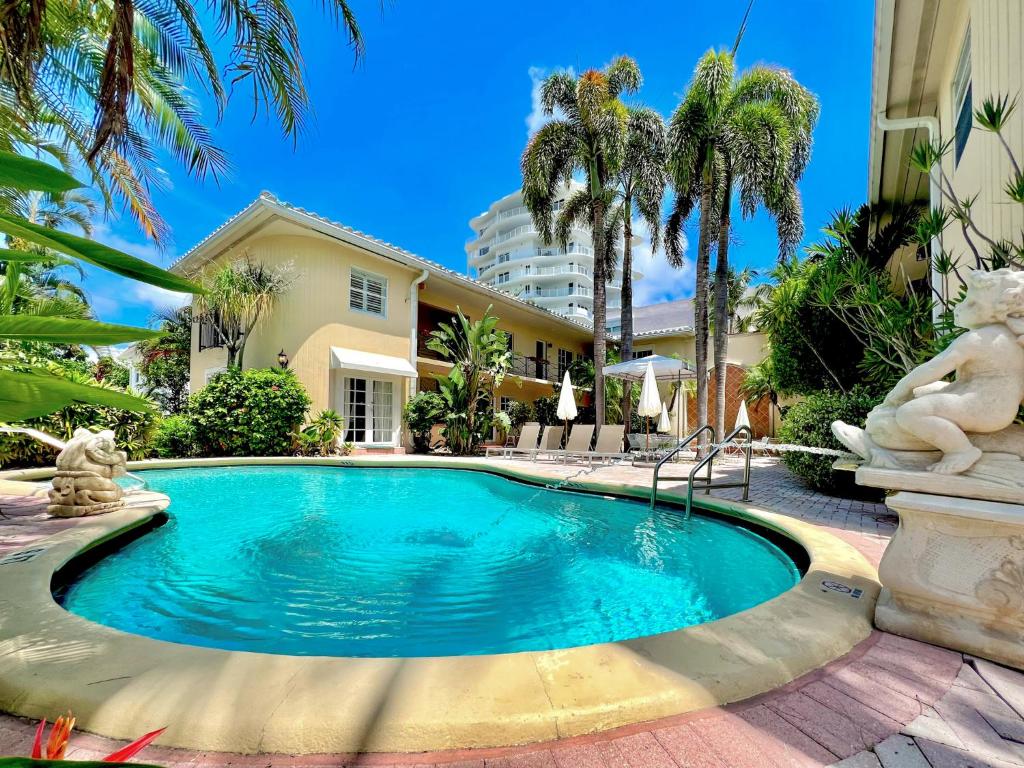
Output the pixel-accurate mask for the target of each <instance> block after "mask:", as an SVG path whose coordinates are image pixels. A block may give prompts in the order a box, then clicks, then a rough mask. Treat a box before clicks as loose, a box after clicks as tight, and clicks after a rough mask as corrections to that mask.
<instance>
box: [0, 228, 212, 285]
mask: <svg viewBox="0 0 1024 768" xmlns="http://www.w3.org/2000/svg"><path fill="white" fill-rule="evenodd" d="M0 232H4V233H6V234H8V235H10V236H12V237H17V238H20V239H22V240H28V241H29V242H31V243H35V244H36V245H41V246H43V247H44V248H52V249H53V250H55V251H60V252H61V253H66V254H68V255H69V256H74V257H75V258H77V259H81V260H82V261H87V262H89V263H90V264H95V265H96V266H97V267H102V268H103V269H107V270H110V271H111V272H114V273H115V274H118V275H123V276H124V277H130V278H132V279H133V280H138V281H140V282H143V283H148V284H149V285H155V286H157V287H159V288H166V289H167V290H169V291H177V292H179V293H202V292H203V289H202V288H200V287H199V286H198V285H196V284H195V283H192V282H190V281H188V280H186V279H185V278H183V277H179V276H178V275H174V274H171V273H170V272H168V271H166V270H163V269H160V268H159V267H157V266H154V265H153V264H150V263H149V262H148V261H143V260H142V259H138V258H136V257H135V256H129V255H128V254H127V253H122V252H121V251H117V250H114V249H113V248H110V247H108V246H106V245H103V244H101V243H97V242H94V241H92V240H87V239H85V238H84V237H78V236H77V235H72V234H70V233H68V232H61V231H60V230H57V229H49V228H47V227H41V226H39V225H38V224H33V223H32V222H30V221H28V220H27V219H23V218H21V217H19V216H10V215H7V214H0Z"/></svg>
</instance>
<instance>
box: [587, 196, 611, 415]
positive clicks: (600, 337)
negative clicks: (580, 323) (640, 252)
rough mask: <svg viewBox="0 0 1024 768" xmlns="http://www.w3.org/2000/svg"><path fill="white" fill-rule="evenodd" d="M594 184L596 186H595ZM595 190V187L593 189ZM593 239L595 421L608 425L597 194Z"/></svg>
mask: <svg viewBox="0 0 1024 768" xmlns="http://www.w3.org/2000/svg"><path fill="white" fill-rule="evenodd" d="M592 186H593V185H592ZM592 193H593V190H592ZM593 200H594V213H593V226H592V234H593V237H592V238H591V239H592V241H593V243H594V424H595V425H596V426H597V427H598V428H599V429H600V427H601V425H602V424H604V366H605V360H606V354H605V348H606V346H607V344H606V340H605V325H606V319H607V316H608V303H607V300H606V299H607V281H606V275H607V269H606V266H607V265H606V264H605V246H604V234H603V233H604V200H603V199H602V198H601V197H600V195H599V194H596V195H594V198H593Z"/></svg>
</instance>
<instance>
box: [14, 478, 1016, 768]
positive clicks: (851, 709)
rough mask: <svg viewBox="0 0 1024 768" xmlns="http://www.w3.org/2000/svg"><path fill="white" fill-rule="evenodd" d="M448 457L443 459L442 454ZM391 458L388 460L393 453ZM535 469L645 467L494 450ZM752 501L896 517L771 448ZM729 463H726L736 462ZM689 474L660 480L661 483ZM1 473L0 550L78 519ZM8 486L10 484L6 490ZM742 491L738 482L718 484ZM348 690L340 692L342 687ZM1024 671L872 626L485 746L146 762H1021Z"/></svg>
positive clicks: (839, 531) (612, 767)
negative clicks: (802, 659) (758, 671)
mask: <svg viewBox="0 0 1024 768" xmlns="http://www.w3.org/2000/svg"><path fill="white" fill-rule="evenodd" d="M449 461H450V460H449ZM389 463H390V462H389ZM491 463H492V464H493V465H495V466H502V465H503V466H506V467H508V468H511V469H512V470H513V471H516V472H521V471H526V472H528V473H529V474H532V475H534V476H537V477H548V478H553V479H568V478H570V477H573V478H574V479H576V480H583V481H587V480H588V479H589V480H591V481H594V480H596V481H597V482H599V483H608V484H612V485H622V486H632V487H634V488H642V487H644V486H649V483H650V476H651V471H650V470H649V469H637V468H633V467H629V466H609V467H601V468H596V469H594V470H593V471H592V472H586V471H584V473H583V474H582V475H579V476H578V477H577V474H578V473H579V472H580V470H579V469H578V468H575V467H571V468H567V467H562V466H559V465H549V464H543V463H539V462H538V463H536V464H534V463H533V462H524V461H511V462H510V461H501V460H492V462H491ZM755 464H756V466H755V468H754V476H753V480H754V482H753V484H752V487H751V499H750V502H751V504H752V505H754V506H756V507H760V508H762V509H767V510H770V511H772V512H774V513H776V514H779V515H784V516H787V517H790V518H792V519H794V520H795V521H800V522H801V523H809V524H811V525H812V526H815V527H819V528H821V529H822V530H823V532H827V533H829V534H832V535H835V536H836V537H838V538H840V539H842V540H843V541H844V542H846V543H848V544H850V545H852V546H853V547H854V548H856V549H857V550H858V551H859V552H860V553H861V554H862V555H863V556H864V557H865V558H866V559H867V560H868V561H869V562H871V563H873V564H877V562H878V560H879V558H880V557H881V554H882V552H883V550H884V548H885V545H886V543H887V541H888V539H889V537H890V536H891V534H892V532H893V531H894V529H895V524H896V519H895V518H894V517H893V516H892V515H891V514H890V513H889V512H888V510H887V509H886V508H885V507H884V506H883V505H880V504H871V503H866V502H859V501H851V500H846V499H838V498H834V497H829V496H825V495H823V494H819V493H815V492H813V491H808V490H807V489H804V488H802V487H801V486H799V485H798V484H797V483H796V482H795V481H794V480H793V479H792V477H791V476H790V475H789V474H788V472H787V471H786V470H785V469H784V468H782V467H781V466H779V465H778V464H777V463H776V462H774V461H773V460H767V459H761V460H756V462H755ZM737 471H738V468H737V467H736V466H735V465H731V466H730V465H728V464H726V465H720V466H719V468H718V473H716V474H721V475H732V474H735V473H736V472H737ZM680 486H684V484H682V483H665V487H666V489H668V490H669V491H671V490H672V489H673V488H675V490H676V491H677V492H678V488H679V487H680ZM23 490H24V487H21V488H18V487H14V486H10V485H8V486H7V487H4V483H3V482H2V481H0V557H2V555H3V554H4V553H5V552H12V551H16V550H19V549H22V548H24V547H26V546H31V545H32V544H34V543H36V542H38V541H41V540H43V539H46V538H50V537H52V536H54V535H55V534H58V533H61V532H63V531H68V530H72V529H74V528H75V527H77V526H78V525H80V523H79V522H78V521H66V520H53V519H50V518H47V517H46V516H45V513H44V512H43V508H42V501H41V500H38V499H35V500H34V499H31V498H26V497H24V496H15V495H13V494H15V493H21V492H22V491H23ZM5 492H6V494H7V495H4V494H5ZM715 495H716V496H719V497H721V498H723V499H730V498H731V499H737V498H738V497H739V491H737V490H735V489H730V490H722V491H716V492H715ZM341 695H344V694H341ZM1022 714H1024V675H1021V674H1020V673H1018V672H1015V671H1011V670H1007V669H1005V668H1002V667H998V666H996V665H994V664H990V663H988V662H985V661H982V660H974V659H965V658H964V657H963V656H962V655H961V654H959V653H955V652H951V651H948V650H944V649H940V648H936V647H933V646H928V645H925V644H922V643H917V642H915V641H912V640H906V639H902V638H898V637H896V636H894V635H889V634H885V633H881V632H877V631H874V632H871V634H870V636H868V637H867V639H865V640H864V641H863V642H861V643H860V644H859V645H857V646H856V647H855V648H854V649H853V650H852V651H851V652H849V653H848V654H847V655H845V656H844V657H843V658H840V659H838V660H836V661H833V662H831V663H829V664H827V665H825V666H824V667H822V668H820V669H816V670H814V671H812V672H810V673H808V674H805V675H803V676H801V677H799V678H797V679H795V680H793V681H792V682H789V683H787V684H785V685H783V686H781V687H778V688H775V689H774V690H771V691H769V692H767V693H763V694H760V695H759V696H756V697H754V698H752V699H748V700H745V701H741V702H738V703H736V704H729V705H725V706H720V707H711V708H706V709H702V710H700V711H694V712H688V713H686V714H683V715H677V716H672V717H668V718H662V719H659V720H654V721H649V722H645V723H640V724H634V725H628V726H624V727H620V728H615V729H612V730H608V731H604V732H601V733H596V734H590V735H583V736H577V737H574V738H568V739H561V740H556V741H549V742H546V743H538V744H532V745H530V746H526V747H518V748H517V747H511V748H498V749H484V750H462V751H446V752H434V753H420V754H402V755H397V754H392V755H388V754H380V753H375V754H364V755H358V756H356V755H341V754H323V755H302V756H298V757H291V756H287V755H267V754H261V755H234V754H230V753H224V752H192V751H188V750H177V749H170V748H166V747H151V748H149V749H148V750H147V751H146V752H145V753H144V754H143V756H142V759H144V760H146V761H147V762H152V763H158V764H162V765H168V766H196V767H197V768H198V767H199V766H207V765H217V766H221V765H225V766H226V765H239V766H257V765H259V766H270V765H281V766H286V765H287V766H305V765H309V766H314V765H318V766H319V765H334V766H342V765H378V766H384V765H389V766H390V765H394V766H397V765H405V766H409V765H416V766H428V765H452V766H459V768H485V767H489V766H495V768H498V767H499V766H500V768H529V767H530V766H539V767H544V768H576V767H577V766H578V767H579V768H585V767H587V766H608V767H609V768H618V767H619V766H629V767H631V768H632V767H636V768H640V767H641V766H655V767H661V766H665V767H666V768H673V767H674V766H708V767H710V768H725V767H727V766H728V767H734V766H735V767H736V768H741V767H743V766H767V767H768V768H772V767H773V766H778V767H779V768H783V767H785V766H825V765H831V764H835V763H839V761H843V762H842V763H840V764H841V765H843V766H844V768H861V766H864V767H865V768H867V767H871V768H874V767H876V766H882V768H891V767H892V766H921V767H922V768H927V767H928V766H932V768H938V767H939V766H987V765H991V766H994V767H995V768H1003V766H1024V719H1022V717H1021V715H1022ZM32 727H33V726H32V724H31V723H29V722H28V721H25V720H22V719H20V718H15V717H10V716H2V717H0V754H3V753H12V752H13V753H21V754H24V753H25V752H27V749H28V745H29V743H30V741H31V736H32ZM116 745H117V742H113V741H109V740H107V739H103V738H100V737H97V736H91V735H86V734H79V735H77V736H76V737H75V738H73V750H72V752H71V753H70V754H69V757H71V758H74V759H94V758H97V757H99V756H101V755H102V754H105V752H106V751H110V750H111V749H113V748H115V747H116Z"/></svg>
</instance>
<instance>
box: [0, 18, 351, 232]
mask: <svg viewBox="0 0 1024 768" xmlns="http://www.w3.org/2000/svg"><path fill="white" fill-rule="evenodd" d="M323 5H324V8H325V9H326V12H327V14H328V15H329V16H330V17H331V18H332V19H333V20H335V21H338V20H340V23H341V25H342V27H343V28H344V30H345V32H346V33H347V36H348V40H349V43H350V44H351V46H352V47H353V49H354V51H355V55H356V58H357V60H358V59H359V57H361V55H362V53H363V39H362V35H361V33H360V30H359V27H358V25H357V23H356V20H355V17H354V14H353V12H352V9H351V7H350V5H349V3H348V0H327V1H326V2H325V3H324V4H323ZM214 34H215V35H216V37H217V38H218V41H217V44H216V45H214V44H213V42H212V41H211V39H210V38H211V35H214ZM222 36H223V37H225V38H226V39H227V41H228V44H227V45H222V44H221V43H220V40H219V39H220V38H221V37H222ZM214 48H216V49H217V50H218V54H220V52H222V51H223V52H224V54H223V55H220V56H219V57H218V56H215V54H214V50H213V49H214ZM225 84H229V86H228V87H225ZM189 86H195V87H197V88H202V89H204V90H205V91H206V92H207V93H208V94H209V95H210V96H211V97H212V98H213V101H214V102H215V104H216V106H217V112H218V117H219V116H220V115H222V114H223V111H224V109H225V107H226V105H227V102H228V93H229V90H230V91H231V92H234V91H235V90H241V91H243V92H248V94H249V95H250V96H251V98H252V101H253V110H254V116H255V113H256V112H257V111H258V110H260V109H263V108H265V109H267V110H268V111H273V112H274V113H275V114H276V116H277V118H278V121H279V122H280V124H281V126H282V128H283V130H284V132H285V134H286V135H289V136H291V137H292V138H295V137H297V135H298V133H299V132H300V130H301V128H302V126H303V123H304V120H305V116H306V114H307V112H308V109H309V97H308V93H307V91H306V86H305V82H304V75H303V65H302V55H301V51H300V48H299V36H298V27H297V24H296V21H295V17H294V15H293V12H292V10H291V8H290V6H289V3H288V2H286V0H261V2H258V3H255V4H253V3H251V2H248V0H212V1H211V2H210V3H209V4H208V5H207V6H206V8H205V9H204V12H203V13H202V14H200V13H198V12H197V9H196V6H195V4H193V3H191V2H189V0H168V2H166V3H161V2H154V0H98V2H89V3H81V2H78V1H77V0H12V1H10V2H4V3H0V148H2V149H8V150H12V149H13V150H15V151H17V150H21V149H26V148H28V149H41V150H43V151H46V152H48V153H50V154H52V155H54V156H55V157H57V158H58V159H59V160H61V161H62V162H63V163H64V164H65V168H67V169H70V167H71V166H70V160H71V157H70V156H71V155H74V156H75V157H77V158H79V159H80V160H81V161H83V162H84V164H85V165H86V167H87V168H88V169H89V171H90V173H91V174H92V176H93V183H94V184H95V185H96V187H97V189H98V190H99V191H100V192H101V194H102V195H103V196H104V199H105V202H106V204H107V206H108V207H110V205H111V202H112V201H113V200H114V199H115V198H116V199H119V200H120V201H122V202H123V203H125V204H126V205H127V207H128V209H129V210H130V211H131V213H132V215H133V217H134V218H135V219H136V220H137V221H138V223H139V224H140V226H141V228H142V229H143V231H144V232H146V234H147V235H149V236H151V237H154V238H156V239H160V238H161V237H163V236H164V235H165V234H166V229H165V225H164V223H163V222H162V220H161V219H160V217H159V215H158V214H157V212H156V210H155V209H154V207H153V204H152V201H151V198H150V190H151V189H152V188H161V187H163V186H164V185H165V183H166V182H165V178H164V174H163V172H162V171H161V170H160V168H159V162H158V157H157V151H158V149H164V150H167V151H168V152H170V153H171V154H172V155H173V156H175V157H176V158H177V159H178V160H179V161H180V162H181V163H182V164H183V165H184V166H185V167H186V168H187V169H188V171H189V172H190V173H191V174H193V175H194V176H196V177H197V178H203V177H205V176H206V175H212V176H213V177H214V178H216V177H217V176H219V175H221V174H222V173H224V172H225V171H226V170H227V168H228V164H227V160H226V157H225V155H224V153H223V152H222V151H221V150H220V149H218V148H217V147H215V146H214V145H213V143H212V139H211V136H210V133H209V130H208V128H207V127H206V126H205V125H204V123H203V120H202V117H201V115H200V113H199V110H198V108H197V106H196V102H195V100H194V99H193V98H192V97H191V96H190V95H189V93H188V88H189ZM4 144H6V146H3V145H4Z"/></svg>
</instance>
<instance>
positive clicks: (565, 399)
mask: <svg viewBox="0 0 1024 768" xmlns="http://www.w3.org/2000/svg"><path fill="white" fill-rule="evenodd" d="M577 413H578V411H577V410H576V398H575V396H573V393H572V379H570V378H569V372H568V371H566V372H565V378H564V379H562V391H561V392H560V393H559V395H558V409H557V410H556V411H555V415H556V416H558V418H560V419H561V420H562V421H564V422H565V439H566V440H568V439H569V422H570V421H571V420H572V419H575V418H576V414H577Z"/></svg>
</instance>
